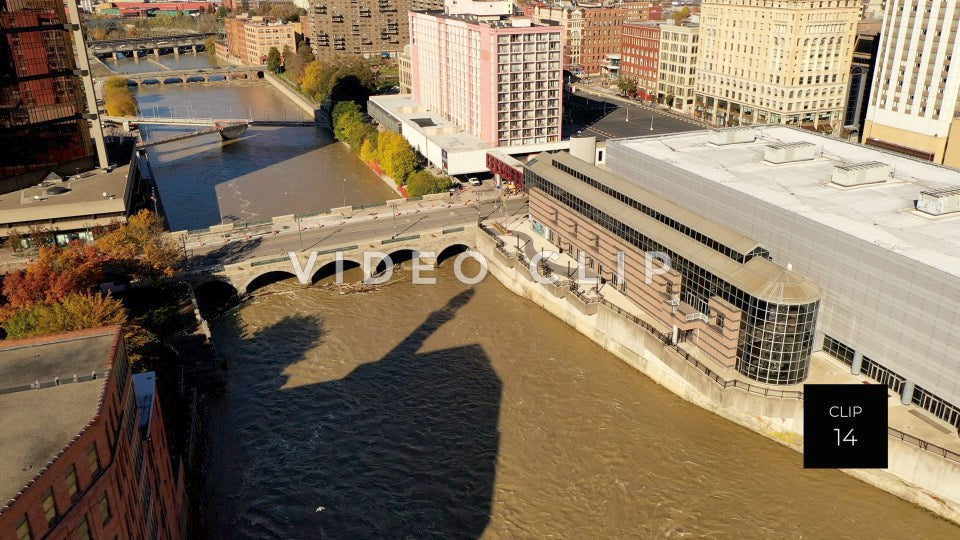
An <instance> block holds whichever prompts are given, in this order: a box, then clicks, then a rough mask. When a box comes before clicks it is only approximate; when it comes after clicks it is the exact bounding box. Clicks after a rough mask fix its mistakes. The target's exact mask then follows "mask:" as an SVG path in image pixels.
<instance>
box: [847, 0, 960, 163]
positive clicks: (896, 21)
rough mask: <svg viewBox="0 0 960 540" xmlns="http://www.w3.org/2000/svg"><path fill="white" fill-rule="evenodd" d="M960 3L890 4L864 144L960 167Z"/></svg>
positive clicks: (895, 0)
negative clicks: (959, 33) (959, 35)
mask: <svg viewBox="0 0 960 540" xmlns="http://www.w3.org/2000/svg"><path fill="white" fill-rule="evenodd" d="M958 28H960V1H958V0H943V1H940V0H938V1H936V2H934V1H931V0H890V1H888V2H887V4H886V11H885V13H884V16H883V29H882V30H881V31H880V47H879V51H878V52H877V68H876V76H875V77H874V80H873V91H872V92H871V94H870V106H869V107H868V109H867V120H866V125H865V126H864V130H863V142H865V143H867V144H870V145H874V146H878V147H880V148H885V149H887V150H895V151H898V152H902V153H905V154H909V155H912V156H914V157H919V158H921V159H927V160H930V161H933V162H934V163H943V164H945V165H951V166H953V167H960V39H958V38H957V32H958Z"/></svg>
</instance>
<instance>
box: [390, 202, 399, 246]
mask: <svg viewBox="0 0 960 540" xmlns="http://www.w3.org/2000/svg"><path fill="white" fill-rule="evenodd" d="M390 208H392V209H393V236H392V238H396V237H397V203H392V204H390Z"/></svg>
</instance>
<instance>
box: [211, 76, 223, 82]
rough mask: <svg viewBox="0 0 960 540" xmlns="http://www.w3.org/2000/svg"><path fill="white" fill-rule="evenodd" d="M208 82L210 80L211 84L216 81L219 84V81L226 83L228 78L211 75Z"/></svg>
mask: <svg viewBox="0 0 960 540" xmlns="http://www.w3.org/2000/svg"><path fill="white" fill-rule="evenodd" d="M208 80H209V81H210V82H214V81H217V82H219V81H225V80H227V76H226V75H211V76H210V78H209V79H208Z"/></svg>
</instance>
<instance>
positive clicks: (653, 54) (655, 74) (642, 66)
mask: <svg viewBox="0 0 960 540" xmlns="http://www.w3.org/2000/svg"><path fill="white" fill-rule="evenodd" d="M659 71H660V24H659V23H645V22H631V21H628V22H625V23H623V31H622V33H621V34H620V75H621V76H622V77H627V78H630V79H633V80H635V81H636V82H637V97H638V98H640V99H643V100H649V101H652V100H653V99H654V98H655V97H656V95H657V87H658V85H659Z"/></svg>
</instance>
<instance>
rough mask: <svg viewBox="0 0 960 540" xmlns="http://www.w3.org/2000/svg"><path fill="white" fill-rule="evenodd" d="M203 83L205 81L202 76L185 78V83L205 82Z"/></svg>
mask: <svg viewBox="0 0 960 540" xmlns="http://www.w3.org/2000/svg"><path fill="white" fill-rule="evenodd" d="M205 81H206V79H204V78H203V76H202V75H191V76H190V77H187V81H186V82H188V83H190V82H205Z"/></svg>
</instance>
